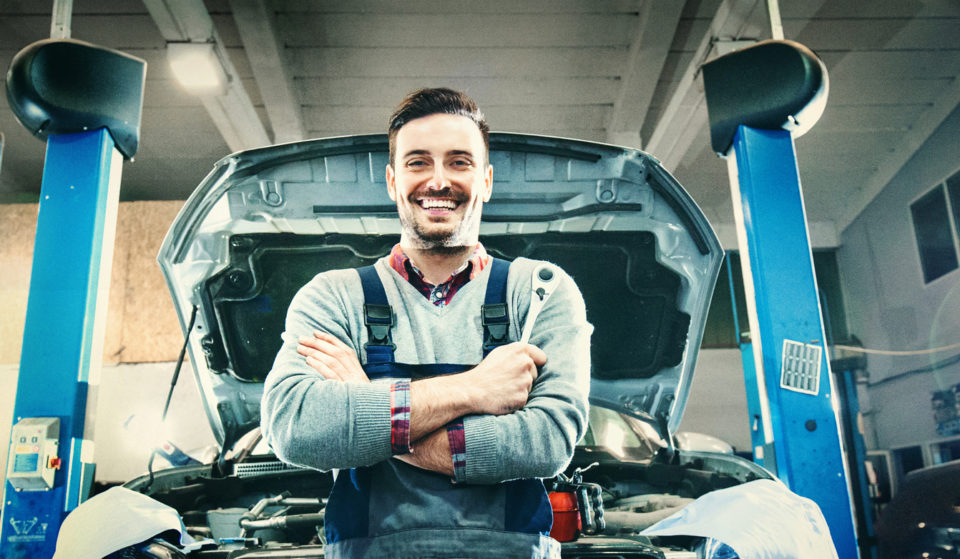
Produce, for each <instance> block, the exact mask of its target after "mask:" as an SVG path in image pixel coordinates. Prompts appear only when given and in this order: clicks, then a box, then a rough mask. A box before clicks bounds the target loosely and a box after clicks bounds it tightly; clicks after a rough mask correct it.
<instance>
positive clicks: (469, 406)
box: [297, 330, 547, 476]
mask: <svg viewBox="0 0 960 559" xmlns="http://www.w3.org/2000/svg"><path fill="white" fill-rule="evenodd" d="M297 352H298V353H300V355H303V356H304V357H305V359H306V362H307V364H308V365H310V366H311V367H313V368H314V369H316V370H317V371H318V372H319V373H320V374H321V375H323V376H324V378H326V379H327V380H332V381H339V382H347V383H350V382H353V383H365V382H370V380H369V379H368V378H367V375H366V373H364V371H363V367H362V366H361V365H360V361H359V360H358V359H357V354H356V353H355V352H354V350H353V349H351V348H350V347H349V346H347V345H346V344H345V343H343V342H342V341H340V340H339V339H338V338H336V337H335V336H333V335H331V334H327V333H325V332H321V331H319V330H318V331H316V332H314V335H313V336H305V337H301V338H300V339H299V345H298V346H297ZM546 362H547V355H546V354H545V353H544V352H543V351H542V350H541V349H540V348H538V347H536V346H533V345H530V344H521V343H512V344H509V345H505V346H502V347H498V348H496V349H494V350H493V351H491V352H490V354H489V355H488V356H487V357H486V358H485V359H484V360H483V361H481V362H480V364H479V365H477V366H476V367H474V368H473V369H470V370H468V371H464V372H462V373H457V374H452V375H443V376H437V377H432V378H427V379H423V380H417V381H414V382H412V383H410V441H411V445H410V446H411V449H412V450H411V452H410V453H409V454H400V455H397V456H396V458H397V459H398V460H403V461H404V462H406V463H408V464H410V465H412V466H417V467H419V468H423V469H425V470H432V471H435V472H439V473H442V474H447V475H450V476H453V458H452V457H451V454H450V443H449V441H448V439H447V431H446V428H445V427H446V425H447V423H449V422H451V421H453V420H454V419H457V418H459V417H463V416H465V415H475V414H481V415H505V414H508V413H512V412H514V411H517V410H519V409H521V408H523V406H524V404H526V403H527V398H528V396H529V394H530V389H531V388H532V387H533V383H534V381H535V380H536V379H537V374H538V371H537V368H538V367H540V366H542V365H544V364H545V363H546Z"/></svg>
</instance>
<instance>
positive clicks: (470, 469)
mask: <svg viewBox="0 0 960 559" xmlns="http://www.w3.org/2000/svg"><path fill="white" fill-rule="evenodd" d="M515 264H516V263H515ZM525 269H526V268H523V269H521V272H522V273H527V272H525V271H523V270H525ZM531 271H532V270H531ZM528 275H529V274H528ZM560 279H561V281H560V284H559V286H558V288H557V289H556V290H555V291H554V293H553V295H551V297H550V298H549V299H548V300H547V302H546V304H545V305H544V307H543V309H542V310H541V312H540V315H539V316H538V317H537V318H536V322H535V323H534V328H533V333H532V335H531V338H530V343H531V344H533V345H535V346H537V347H539V348H540V349H542V350H543V351H544V353H546V354H547V362H546V364H545V365H544V366H543V367H541V368H540V373H539V376H538V377H537V380H536V382H535V384H534V386H533V389H532V390H531V391H530V397H529V400H528V401H527V404H526V406H524V407H523V409H521V410H518V411H516V412H514V413H511V414H507V415H499V416H494V415H472V416H467V417H465V418H464V422H463V428H464V435H465V442H466V449H465V451H466V452H465V454H466V457H465V462H466V467H465V468H463V469H462V475H457V479H456V481H458V482H459V481H463V482H467V483H498V482H501V481H506V480H509V479H517V478H547V477H553V476H555V475H556V474H558V473H559V472H562V471H563V470H564V469H565V468H566V467H567V465H568V464H569V463H570V460H571V458H572V457H573V451H574V448H575V446H576V444H577V441H579V440H580V438H581V437H582V436H583V434H584V432H585V431H586V428H587V417H588V416H587V411H588V403H587V402H588V396H589V391H590V335H591V334H592V333H593V326H591V325H590V323H588V322H587V316H586V308H585V307H584V303H583V297H582V295H581V294H580V291H579V289H577V286H576V284H575V283H574V282H573V279H572V278H571V277H570V276H568V275H567V274H565V273H561V274H560ZM518 283H519V285H520V286H522V287H520V288H519V289H520V291H519V294H518V296H517V297H516V300H517V305H516V307H515V308H517V309H519V310H517V311H516V313H515V314H516V315H518V317H522V318H523V319H525V318H526V313H527V310H526V309H527V308H528V307H529V301H530V295H529V293H530V289H529V286H530V281H529V279H526V278H521V280H520V281H519V282H518ZM513 292H514V293H516V292H517V291H516V290H514V291H513ZM518 322H519V323H518V324H516V328H517V330H520V329H521V328H522V326H523V324H522V321H518Z"/></svg>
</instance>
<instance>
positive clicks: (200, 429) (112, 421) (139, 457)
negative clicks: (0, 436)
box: [0, 363, 216, 485]
mask: <svg viewBox="0 0 960 559" xmlns="http://www.w3.org/2000/svg"><path fill="white" fill-rule="evenodd" d="M173 368H174V363H142V364H137V365H128V364H120V365H108V366H104V367H103V369H102V371H101V374H100V384H99V385H98V386H91V389H90V397H89V400H88V404H87V425H88V427H89V426H92V427H93V429H92V433H90V430H89V429H88V433H87V435H88V436H92V438H93V441H94V444H95V450H94V459H95V460H96V462H97V471H96V479H97V480H98V481H126V480H129V479H132V478H134V477H136V476H138V475H140V474H141V473H144V472H145V471H146V467H147V459H148V457H149V446H148V445H147V444H146V443H147V441H144V440H143V439H144V438H145V437H144V431H151V430H156V431H157V432H158V433H162V434H164V435H165V436H166V437H167V438H168V439H169V440H171V441H173V443H174V444H176V445H177V446H179V447H180V448H181V449H183V450H184V451H187V452H191V451H193V450H197V449H201V448H203V447H207V446H211V445H215V444H216V441H215V439H214V438H213V433H212V432H211V430H210V426H209V425H210V424H209V423H208V422H207V417H206V415H205V414H204V411H203V406H202V404H201V402H200V396H199V392H198V390H197V387H196V383H195V382H194V378H193V373H192V371H191V370H190V365H189V364H186V365H184V369H183V373H182V374H181V375H180V380H179V382H178V383H177V388H176V389H175V390H174V393H173V399H172V400H171V402H170V411H169V412H168V414H167V418H168V419H167V421H166V422H165V424H164V425H165V427H163V428H160V427H159V425H160V421H159V420H160V416H161V414H162V412H163V403H164V401H165V400H166V397H167V391H168V390H169V388H170V379H171V377H172V375H173ZM0 386H2V387H3V390H0V433H4V439H6V436H7V434H9V433H10V427H11V425H12V421H11V420H12V416H13V400H14V394H15V392H16V388H17V366H16V365H0ZM131 415H136V416H137V418H138V419H139V420H141V425H144V426H146V429H142V430H140V431H131V430H128V429H125V428H124V423H125V422H126V421H127V419H128V418H129V417H130V416H131ZM158 438H159V437H158ZM8 451H9V449H8V445H7V444H6V442H4V444H3V445H2V446H0V485H2V484H3V482H4V479H5V478H6V472H7V469H6V463H7V453H8ZM191 453H192V452H191ZM155 463H156V464H157V465H158V466H159V465H164V462H163V460H162V459H158V460H157V461H156V462H155Z"/></svg>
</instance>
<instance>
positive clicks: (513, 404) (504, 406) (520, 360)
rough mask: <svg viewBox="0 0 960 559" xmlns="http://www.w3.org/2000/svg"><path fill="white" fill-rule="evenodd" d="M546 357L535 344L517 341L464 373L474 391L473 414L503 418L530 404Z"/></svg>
mask: <svg viewBox="0 0 960 559" xmlns="http://www.w3.org/2000/svg"><path fill="white" fill-rule="evenodd" d="M546 362H547V354H546V353H544V352H543V350H541V349H540V348H538V347H537V346H534V345H530V344H525V343H520V342H515V343H512V344H507V345H504V346H500V347H498V348H496V349H494V350H493V351H491V352H490V353H489V354H488V355H487V356H486V357H485V358H484V359H483V361H481V362H480V364H479V365H477V366H476V367H474V368H473V369H470V370H469V371H466V372H465V373H464V380H465V381H466V382H467V383H468V386H469V387H470V389H471V390H472V391H473V392H474V395H475V396H474V399H473V400H474V408H475V409H474V410H473V411H474V413H480V414H491V415H504V414H508V413H512V412H515V411H517V410H519V409H520V408H522V407H523V406H524V405H525V404H526V403H527V398H528V397H529V395H530V389H531V388H533V383H534V381H536V380H537V374H538V372H537V367H542V366H543V365H544V364H545V363H546Z"/></svg>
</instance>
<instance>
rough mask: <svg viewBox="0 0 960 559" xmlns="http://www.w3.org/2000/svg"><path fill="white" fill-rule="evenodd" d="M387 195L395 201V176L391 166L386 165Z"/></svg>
mask: <svg viewBox="0 0 960 559" xmlns="http://www.w3.org/2000/svg"><path fill="white" fill-rule="evenodd" d="M387 195H388V196H390V199H391V200H393V201H394V202H396V201H397V176H396V175H395V174H394V173H393V166H392V165H389V164H388V165H387Z"/></svg>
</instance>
